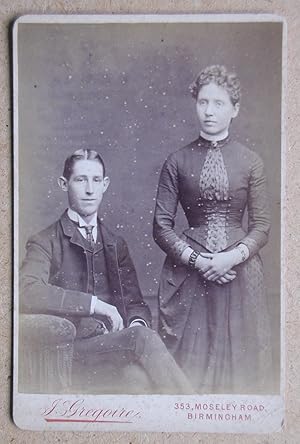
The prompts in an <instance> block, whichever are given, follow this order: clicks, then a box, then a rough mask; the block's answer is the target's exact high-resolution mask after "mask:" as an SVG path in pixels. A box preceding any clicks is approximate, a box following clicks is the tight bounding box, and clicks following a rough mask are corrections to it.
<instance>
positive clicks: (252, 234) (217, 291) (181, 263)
mask: <svg viewBox="0 0 300 444" xmlns="http://www.w3.org/2000/svg"><path fill="white" fill-rule="evenodd" d="M191 92H192V95H193V97H194V98H195V99H196V111H197V115H198V118H199V122H200V137H199V138H198V139H197V140H195V141H194V142H192V143H190V144H189V145H187V146H185V147H183V148H181V149H180V150H179V151H177V152H175V153H172V154H171V155H170V156H169V157H168V159H167V160H166V162H165V164H164V166H163V169H162V172H161V176H160V180H159V186H158V194H157V201H156V209H155V218H154V238H155V241H156V242H157V243H158V245H159V246H160V247H161V249H162V250H163V251H164V252H165V253H167V258H166V261H165V264H164V267H163V271H162V275H161V282H160V287H159V332H160V335H161V337H162V339H163V340H164V342H165V343H166V345H167V347H168V348H169V350H170V351H171V352H172V353H173V355H174V357H175V358H176V360H177V362H178V363H179V365H180V366H181V367H182V368H183V369H184V371H185V372H186V374H187V375H188V376H189V378H190V380H191V382H192V383H193V385H194V388H195V390H196V391H197V392H199V393H263V392H268V391H269V390H270V387H269V386H268V383H269V382H270V378H271V373H270V372H271V371H272V370H271V341H270V327H269V319H268V313H267V303H266V295H265V288H264V279H263V269H262V262H261V258H260V256H259V250H260V249H261V248H262V247H263V246H264V245H265V244H266V243H267V240H268V233H269V229H270V216H269V210H268V198H267V194H266V178H265V173H264V167H263V162H262V160H261V158H260V157H259V156H258V155H257V154H256V153H255V152H253V151H251V150H249V149H248V148H246V147H245V146H244V145H242V144H240V143H239V142H236V141H233V140H231V138H230V134H229V129H230V125H231V122H232V120H233V119H234V118H235V117H236V116H237V115H238V112H239V106H240V82H239V79H238V77H237V76H236V74H234V73H230V72H228V71H227V69H226V68H225V67H224V66H219V65H214V66H209V67H207V68H205V69H204V70H203V71H201V72H200V73H199V75H198V77H197V79H196V80H195V82H194V84H193V85H192V86H191ZM178 202H179V203H180V204H181V206H182V208H183V210H184V213H185V216H186V218H187V221H188V228H187V229H186V230H184V232H183V234H182V235H181V236H178V235H177V234H176V232H175V230H174V224H175V217H176V212H177V206H178ZM246 207H247V210H248V226H247V229H246V230H245V229H244V228H243V227H242V220H243V215H244V212H245V209H246Z"/></svg>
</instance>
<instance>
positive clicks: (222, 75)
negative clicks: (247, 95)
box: [190, 65, 241, 105]
mask: <svg viewBox="0 0 300 444" xmlns="http://www.w3.org/2000/svg"><path fill="white" fill-rule="evenodd" d="M209 83H215V84H216V85H218V86H222V87H223V88H225V89H226V91H227V92H228V94H229V96H230V100H231V102H232V104H233V105H235V104H236V103H238V102H239V101H240V99H241V85H240V80H239V78H238V76H237V75H236V74H235V73H233V72H228V71H227V68H226V67H225V66H223V65H211V66H207V67H206V68H204V69H203V70H202V71H200V73H199V74H198V76H197V77H196V80H195V81H194V82H193V83H192V84H191V85H190V91H191V93H192V96H193V97H194V98H195V99H197V97H198V94H199V91H200V89H201V88H202V86H204V85H208V84H209Z"/></svg>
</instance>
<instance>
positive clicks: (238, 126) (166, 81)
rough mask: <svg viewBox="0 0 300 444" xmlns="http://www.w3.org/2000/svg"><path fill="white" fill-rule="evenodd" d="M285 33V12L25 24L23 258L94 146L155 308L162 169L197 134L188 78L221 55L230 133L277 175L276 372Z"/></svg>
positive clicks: (110, 202) (109, 210) (270, 272)
mask: <svg viewBox="0 0 300 444" xmlns="http://www.w3.org/2000/svg"><path fill="white" fill-rule="evenodd" d="M281 39H282V25H281V24H280V23H268V24H266V23H242V24H235V23H231V24H223V23H210V24H205V23H201V24H199V23H197V24H184V23H183V24H181V23H173V24H100V25H92V24H86V25H84V24H83V25H82V24H75V25H74V24H73V25H72V24H63V25H62V24H60V25H55V24H43V25H40V24H21V25H19V31H18V45H19V97H20V102H19V125H20V131H19V137H20V144H19V146H20V150H19V153H20V166H19V171H20V175H19V177H20V219H19V220H20V239H21V243H20V245H21V250H20V253H21V257H22V256H23V255H24V248H23V245H24V241H26V239H27V238H28V235H30V234H32V233H35V232H37V231H39V230H40V229H42V228H44V227H46V226H47V225H49V224H50V223H52V222H53V221H55V220H56V219H57V218H58V217H59V216H60V214H61V213H62V212H63V210H64V209H65V207H66V195H65V193H63V192H61V190H60V189H59V188H58V185H57V177H58V176H59V175H60V174H61V173H62V169H63V162H64V160H65V158H66V157H67V156H68V155H69V154H70V153H72V152H73V151H74V150H75V149H78V148H82V147H88V148H95V149H97V150H99V151H100V152H101V153H102V155H103V157H104V160H105V161H106V164H107V173H108V175H109V176H110V178H111V186H110V188H109V190H108V191H107V194H106V195H105V197H104V201H103V205H102V207H101V209H100V216H101V217H102V218H103V219H104V222H105V223H106V224H107V225H109V226H110V227H111V228H113V229H114V230H115V231H117V232H118V233H120V234H122V235H123V236H124V237H125V238H126V240H127V241H128V244H129V248H130V251H131V253H132V256H133V260H134V263H135V265H136V267H137V272H138V277H139V281H140V284H141V287H142V291H143V293H144V295H145V296H146V297H147V298H150V304H151V307H152V310H153V311H154V317H155V303H156V300H157V290H158V281H159V276H160V272H161V267H162V262H163V259H164V257H165V255H164V253H163V252H162V251H161V250H160V249H159V248H158V247H157V246H156V245H155V244H154V241H153V239H152V220H153V209H154V204H155V195H156V187H157V181H158V175H159V172H160V169H161V167H162V164H163V162H164V159H165V158H166V157H167V155H168V154H169V153H171V152H173V151H174V150H177V149H179V148H180V147H181V146H183V145H184V144H187V143H189V142H190V141H192V140H194V139H195V138H197V137H198V133H199V125H198V121H197V117H196V112H195V101H194V100H193V98H192V97H191V95H190V92H189V85H190V83H191V82H192V81H193V79H194V78H195V76H196V74H197V73H198V71H199V70H200V69H201V68H203V67H205V66H207V65H209V64H216V63H218V64H225V65H226V66H227V67H228V68H229V69H234V70H236V71H237V72H238V74H239V75H240V78H241V84H242V102H241V111H240V114H239V116H238V117H237V118H236V119H235V121H234V123H233V125H232V133H233V134H232V137H233V138H237V139H238V140H239V141H240V142H242V143H243V144H246V145H247V146H249V147H250V148H252V149H254V150H256V151H257V152H258V153H259V154H260V155H261V156H262V158H263V159H264V161H265V165H266V172H267V176H268V179H269V190H270V203H271V209H272V232H271V236H270V240H269V244H268V246H267V247H266V248H265V249H264V251H263V258H264V263H265V270H266V286H267V291H268V298H269V302H270V310H271V314H272V320H273V338H274V352H275V353H276V362H275V366H276V371H277V372H278V369H279V350H278V348H279V311H280V309H279V297H280V280H279V278H280V268H279V265H280V147H281V145H280V143H281V122H280V119H281ZM262 42H263V44H262ZM178 225H179V226H178V230H180V228H181V226H185V220H184V218H183V217H181V218H179V224H178ZM274 368H275V367H274Z"/></svg>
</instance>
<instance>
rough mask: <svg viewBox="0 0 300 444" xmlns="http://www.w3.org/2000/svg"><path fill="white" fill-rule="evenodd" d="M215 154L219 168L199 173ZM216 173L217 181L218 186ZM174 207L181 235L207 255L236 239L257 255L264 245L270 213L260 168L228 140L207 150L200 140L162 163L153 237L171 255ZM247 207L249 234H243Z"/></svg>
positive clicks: (174, 239)
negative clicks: (180, 217)
mask: <svg viewBox="0 0 300 444" xmlns="http://www.w3.org/2000/svg"><path fill="white" fill-rule="evenodd" d="M216 149H217V150H218V161H219V163H220V164H221V163H222V165H220V164H219V166H218V168H216V169H215V170H213V168H211V169H210V170H209V168H208V170H207V171H206V172H205V171H204V172H203V170H205V165H206V164H207V163H209V162H207V161H208V158H209V155H210V153H211V152H214V153H215V152H216V151H213V150H216ZM215 157H216V156H215ZM211 163H212V162H211ZM216 171H217V172H218V171H219V172H220V175H221V176H222V177H219V178H218V179H217V180H216ZM224 175H226V177H225V178H224ZM205 176H206V177H207V180H206V181H205V180H203V177H205ZM211 176H213V179H214V180H215V182H213V181H212V180H211V179H212V177H211ZM178 203H180V204H181V206H182V208H183V211H184V213H185V216H186V218H187V221H188V225H189V228H188V229H187V230H185V232H184V233H185V234H186V235H187V236H189V237H191V238H192V239H194V240H196V241H197V242H198V243H199V244H201V245H202V246H204V247H205V248H206V249H208V250H209V251H211V252H217V251H222V250H225V249H226V248H228V247H229V246H231V245H233V244H234V243H235V242H237V241H240V240H241V239H243V242H244V240H245V244H247V246H248V248H249V249H250V250H252V249H254V250H257V248H258V249H259V248H260V247H261V246H262V245H263V244H264V243H265V242H266V240H267V239H266V236H267V234H268V231H269V213H268V205H267V198H266V179H265V175H264V168H263V163H262V161H261V159H260V157H259V156H258V155H257V154H256V153H254V152H253V151H251V150H249V149H248V148H246V147H245V146H243V145H241V144H240V143H238V142H232V141H230V139H229V138H227V139H225V140H224V141H221V142H220V143H219V146H218V147H212V143H211V142H208V141H206V140H205V139H202V138H201V137H200V138H199V139H198V140H196V141H195V142H192V143H191V144H190V145H187V146H186V147H184V148H182V149H181V150H179V151H177V152H175V153H173V154H171V155H170V156H169V158H168V159H167V161H166V162H165V164H164V167H163V169H162V172H161V176H160V182H159V187H158V194H157V204H156V211H155V220H154V236H155V239H156V241H157V242H158V244H159V245H160V246H161V247H162V248H163V249H164V251H166V252H167V253H171V254H172V252H171V249H172V246H173V247H174V248H175V249H174V250H173V252H174V253H176V248H177V246H178V245H179V244H178V242H179V237H178V236H177V235H176V234H175V232H174V219H175V216H176V211H177V204H178ZM246 206H248V213H249V224H248V233H246V232H245V231H244V230H243V228H242V219H243V215H244V211H245V208H246ZM177 250H178V249H177ZM179 253H180V251H179Z"/></svg>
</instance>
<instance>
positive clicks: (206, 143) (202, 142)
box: [198, 132, 230, 148]
mask: <svg viewBox="0 0 300 444" xmlns="http://www.w3.org/2000/svg"><path fill="white" fill-rule="evenodd" d="M205 136H206V135H205ZM229 140H230V136H229V134H228V133H227V135H226V136H225V138H224V137H222V139H219V140H217V139H214V140H208V139H207V138H206V137H204V135H203V134H202V132H200V136H199V139H198V146H203V147H206V148H217V147H218V148H221V147H222V146H224V145H226V143H228V142H229Z"/></svg>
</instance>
